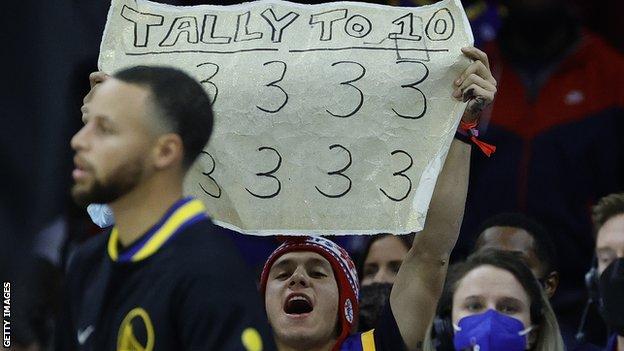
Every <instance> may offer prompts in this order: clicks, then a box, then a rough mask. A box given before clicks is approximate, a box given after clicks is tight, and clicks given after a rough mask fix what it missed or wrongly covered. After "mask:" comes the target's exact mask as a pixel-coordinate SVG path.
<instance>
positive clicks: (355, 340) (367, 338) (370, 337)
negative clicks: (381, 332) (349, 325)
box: [340, 329, 377, 351]
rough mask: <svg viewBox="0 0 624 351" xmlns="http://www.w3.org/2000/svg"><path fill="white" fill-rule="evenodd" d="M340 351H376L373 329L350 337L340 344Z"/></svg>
mask: <svg viewBox="0 0 624 351" xmlns="http://www.w3.org/2000/svg"><path fill="white" fill-rule="evenodd" d="M340 351H377V348H376V347H375V329H371V330H369V331H367V332H364V333H357V334H354V335H351V336H350V337H349V338H347V340H345V341H344V342H343V343H342V345H341V346H340Z"/></svg>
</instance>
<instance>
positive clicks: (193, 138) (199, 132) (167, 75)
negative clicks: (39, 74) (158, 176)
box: [113, 66, 213, 168]
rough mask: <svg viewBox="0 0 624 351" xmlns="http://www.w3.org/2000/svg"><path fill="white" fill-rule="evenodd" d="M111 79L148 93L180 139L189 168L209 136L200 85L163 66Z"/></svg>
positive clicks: (136, 69) (205, 101) (208, 111)
mask: <svg viewBox="0 0 624 351" xmlns="http://www.w3.org/2000/svg"><path fill="white" fill-rule="evenodd" d="M113 77H114V78H115V79H118V80H120V81H122V82H126V83H131V84H137V85H140V86H144V87H147V88H149V89H150V92H151V101H152V103H153V105H154V107H155V108H156V109H157V112H158V113H159V115H160V116H159V117H160V118H162V119H163V120H164V122H166V124H167V125H168V126H169V127H170V128H171V131H173V132H174V133H176V134H178V135H180V138H181V139H182V144H183V146H184V158H183V160H182V164H183V166H184V167H185V168H189V167H190V166H191V165H192V164H193V162H194V161H195V159H196V158H197V156H199V154H200V153H201V151H202V149H203V148H204V146H205V145H206V143H208V139H210V134H211V133H212V125H213V116H212V107H211V104H210V98H209V97H208V94H207V93H206V91H204V89H203V88H202V86H201V84H200V83H199V82H197V81H196V80H195V79H193V78H191V77H190V76H189V75H188V74H186V73H184V72H182V71H181V70H178V69H175V68H172V67H164V66H135V67H131V68H126V69H123V70H120V71H118V72H117V73H115V74H114V75H113Z"/></svg>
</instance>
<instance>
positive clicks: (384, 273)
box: [373, 267, 394, 283]
mask: <svg viewBox="0 0 624 351" xmlns="http://www.w3.org/2000/svg"><path fill="white" fill-rule="evenodd" d="M373 283H394V274H392V273H391V272H390V270H389V269H388V267H381V268H380V269H379V270H378V271H377V273H375V276H374V277H373Z"/></svg>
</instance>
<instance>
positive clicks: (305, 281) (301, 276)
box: [288, 267, 310, 288]
mask: <svg viewBox="0 0 624 351" xmlns="http://www.w3.org/2000/svg"><path fill="white" fill-rule="evenodd" d="M297 285H299V286H301V287H304V288H305V287H308V286H309V285H310V281H309V277H308V275H307V274H306V273H305V271H304V269H303V268H302V267H299V268H297V269H296V270H295V271H294V272H293V274H292V275H291V276H290V281H289V282H288V286H289V287H295V286H297Z"/></svg>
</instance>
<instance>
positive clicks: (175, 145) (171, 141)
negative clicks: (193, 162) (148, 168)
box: [152, 133, 184, 169]
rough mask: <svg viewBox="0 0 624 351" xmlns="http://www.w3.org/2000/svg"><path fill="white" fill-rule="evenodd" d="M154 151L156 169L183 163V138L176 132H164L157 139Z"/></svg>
mask: <svg viewBox="0 0 624 351" xmlns="http://www.w3.org/2000/svg"><path fill="white" fill-rule="evenodd" d="M152 152H153V155H152V156H153V160H154V167H155V168H156V169H165V168H169V167H172V166H174V165H177V164H181V163H182V159H183V157H184V145H183V143H182V138H180V136H179V135H178V134H175V133H167V134H163V135H161V136H159V137H158V139H157V140H156V144H155V145H154V148H153V150H152Z"/></svg>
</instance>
